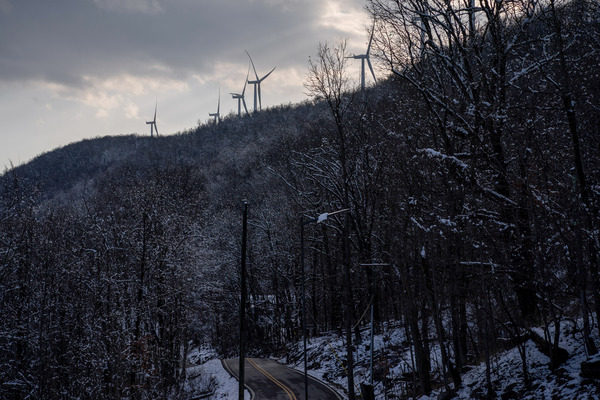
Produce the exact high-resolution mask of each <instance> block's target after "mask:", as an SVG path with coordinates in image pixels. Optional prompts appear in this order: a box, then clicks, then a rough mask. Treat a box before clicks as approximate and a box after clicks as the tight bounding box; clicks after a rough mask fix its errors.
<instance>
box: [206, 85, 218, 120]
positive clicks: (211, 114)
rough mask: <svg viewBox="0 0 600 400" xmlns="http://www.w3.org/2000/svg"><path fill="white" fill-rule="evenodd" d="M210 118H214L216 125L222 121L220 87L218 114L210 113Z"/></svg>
mask: <svg viewBox="0 0 600 400" xmlns="http://www.w3.org/2000/svg"><path fill="white" fill-rule="evenodd" d="M208 116H209V117H214V119H215V124H216V123H217V122H220V121H221V87H220V86H219V102H218V103H217V112H216V113H208Z"/></svg>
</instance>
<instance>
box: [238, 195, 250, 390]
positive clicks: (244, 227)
mask: <svg viewBox="0 0 600 400" xmlns="http://www.w3.org/2000/svg"><path fill="white" fill-rule="evenodd" d="M247 236H248V203H247V202H246V201H245V200H244V216H243V222H242V267H241V272H240V275H241V276H240V280H241V287H242V293H241V299H240V364H239V374H240V381H239V384H240V386H239V400H244V380H245V371H244V369H245V361H246V343H245V338H246V329H245V327H246V237H247Z"/></svg>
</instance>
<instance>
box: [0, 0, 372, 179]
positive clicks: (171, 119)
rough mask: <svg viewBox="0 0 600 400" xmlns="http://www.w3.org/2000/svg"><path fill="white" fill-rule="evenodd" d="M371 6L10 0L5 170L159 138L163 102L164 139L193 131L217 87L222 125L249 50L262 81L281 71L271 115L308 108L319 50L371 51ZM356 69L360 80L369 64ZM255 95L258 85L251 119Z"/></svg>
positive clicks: (5, 12)
mask: <svg viewBox="0 0 600 400" xmlns="http://www.w3.org/2000/svg"><path fill="white" fill-rule="evenodd" d="M365 4H366V3H365V1H363V0H351V1H349V2H348V1H341V0H327V1H325V2H321V1H316V0H311V1H310V2H309V4H306V1H304V2H301V1H289V2H281V1H273V0H260V1H257V2H247V3H246V2H244V3H236V8H235V10H236V11H232V10H233V9H234V8H232V5H231V4H229V2H227V1H225V2H224V1H212V2H209V3H208V4H202V5H196V4H191V3H188V2H186V1H183V0H174V1H171V2H168V3H167V2H163V1H162V0H135V1H134V0H131V1H126V2H120V3H119V2H113V1H110V0H93V1H90V2H75V1H70V0H61V1H59V2H53V3H52V4H49V3H46V2H41V1H38V2H35V4H33V5H31V4H27V3H24V4H21V3H19V2H17V1H15V0H0V46H2V47H3V48H5V49H7V50H6V51H3V52H2V53H1V54H0V66H1V67H0V89H1V90H0V118H1V119H2V120H3V123H4V124H3V133H2V144H3V145H2V150H1V151H0V157H1V162H2V165H3V166H4V167H5V168H4V169H6V168H8V167H9V165H10V163H11V162H12V164H13V166H19V165H22V164H26V163H28V162H29V161H31V160H32V159H34V158H35V157H37V156H39V155H41V154H43V153H45V152H48V151H52V150H53V149H56V148H59V147H62V146H64V145H67V144H69V143H73V142H76V141H78V140H81V139H86V138H95V137H103V136H121V135H130V134H137V135H144V134H145V133H146V131H147V134H148V136H150V127H149V126H148V125H146V121H150V120H151V119H152V116H153V112H154V104H155V102H157V103H158V105H157V121H156V124H157V126H158V130H159V133H160V134H161V136H162V135H170V134H175V133H178V132H182V131H184V130H188V129H191V128H193V127H195V126H197V125H198V123H199V122H206V121H208V120H210V119H212V117H210V116H209V114H210V113H214V112H215V111H216V107H217V101H218V96H219V87H220V88H221V109H220V112H221V116H222V117H224V116H226V115H229V114H230V113H237V100H235V99H232V98H231V95H230V94H229V93H230V92H238V91H240V90H241V89H242V87H243V84H244V78H245V75H246V72H247V68H248V56H247V55H246V53H245V50H247V51H248V52H249V53H250V54H251V56H252V59H253V61H254V64H255V67H256V70H257V72H258V74H259V75H260V74H262V75H264V74H266V73H268V72H269V71H270V70H271V69H272V68H275V71H274V72H273V73H272V74H271V75H270V76H269V77H268V78H267V79H266V80H265V81H264V82H263V83H262V85H261V86H262V88H261V89H262V91H261V92H262V107H263V109H265V108H268V107H273V106H277V105H286V104H298V103H301V102H302V101H304V100H306V99H307V98H308V97H307V96H306V94H305V89H304V86H303V85H304V78H305V76H306V71H307V66H308V58H309V57H310V56H312V55H314V54H315V53H316V50H317V46H318V43H319V42H333V41H335V40H336V39H337V38H339V37H345V38H348V39H349V45H350V48H349V50H350V52H355V53H356V54H362V53H364V51H365V48H366V45H367V42H368V39H369V37H368V33H367V32H368V30H369V29H370V27H371V22H370V20H369V15H368V14H367V12H366V11H365V10H364V6H365ZM84 27H85V28H84ZM273 32H278V34H276V35H274V34H273ZM349 68H350V69H351V71H352V72H351V74H352V75H351V76H352V77H353V78H354V79H355V80H356V81H357V82H358V80H359V76H358V75H359V70H360V62H358V61H356V62H351V63H349ZM252 72H253V71H252ZM253 75H254V74H253V73H252V74H251V76H250V78H249V79H250V80H252V79H253V78H254V76H253ZM262 75H261V77H262ZM253 96H254V94H253V87H252V85H251V84H248V85H247V88H246V103H247V106H248V110H249V111H250V112H251V111H252V110H253V107H254V99H253Z"/></svg>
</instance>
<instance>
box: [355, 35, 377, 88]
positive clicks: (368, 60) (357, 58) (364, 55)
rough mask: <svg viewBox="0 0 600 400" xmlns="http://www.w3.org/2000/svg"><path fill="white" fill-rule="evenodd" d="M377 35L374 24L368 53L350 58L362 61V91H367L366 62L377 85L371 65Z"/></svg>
mask: <svg viewBox="0 0 600 400" xmlns="http://www.w3.org/2000/svg"><path fill="white" fill-rule="evenodd" d="M374 33H375V24H373V29H371V38H370V39H369V46H368V47H367V52H366V53H365V54H355V55H353V56H351V57H348V58H354V59H355V60H360V61H361V63H360V88H361V90H363V91H364V90H365V60H366V61H367V64H368V65H369V69H370V70H371V75H373V80H374V81H375V83H377V78H375V71H373V66H372V65H371V56H370V55H369V54H370V53H371V43H372V42H373V34H374Z"/></svg>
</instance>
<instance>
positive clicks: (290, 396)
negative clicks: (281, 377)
mask: <svg viewBox="0 0 600 400" xmlns="http://www.w3.org/2000/svg"><path fill="white" fill-rule="evenodd" d="M246 360H248V361H249V362H250V364H252V365H253V366H254V368H256V369H257V370H258V371H260V373H262V374H263V375H264V376H266V377H267V378H268V379H269V380H271V381H272V382H273V383H274V384H276V385H277V386H279V387H280V388H282V389H283V390H284V391H285V393H286V394H287V395H288V397H289V398H290V400H298V399H297V398H296V395H295V394H294V392H292V390H291V389H290V388H288V387H287V386H285V385H284V384H283V383H281V382H280V381H278V380H277V379H276V378H275V377H274V376H273V375H271V374H269V373H268V372H267V371H265V370H264V369H262V368H261V367H259V366H258V365H257V364H256V363H255V362H254V361H253V360H252V359H251V358H247V359H246Z"/></svg>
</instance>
